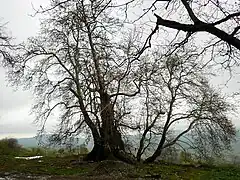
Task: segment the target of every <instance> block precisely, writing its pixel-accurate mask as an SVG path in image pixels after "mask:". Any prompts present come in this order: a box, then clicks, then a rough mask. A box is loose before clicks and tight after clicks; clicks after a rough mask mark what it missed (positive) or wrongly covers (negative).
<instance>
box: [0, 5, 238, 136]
mask: <svg viewBox="0 0 240 180" xmlns="http://www.w3.org/2000/svg"><path fill="white" fill-rule="evenodd" d="M48 2H49V1H48V0H2V1H1V4H0V5H1V6H0V19H1V21H0V23H1V24H2V23H7V24H6V28H7V30H8V32H10V33H11V34H12V36H13V37H15V38H16V41H17V42H21V41H24V40H26V39H27V37H29V36H34V35H35V34H36V33H37V32H38V29H39V21H38V19H37V18H36V17H31V16H30V15H33V14H34V10H33V7H32V5H33V6H34V7H35V8H38V7H39V6H40V5H45V4H47V3H48ZM219 75H220V74H219ZM227 76H228V75H226V74H225V75H224V77H223V75H221V76H220V77H217V78H214V80H212V82H214V83H215V84H218V83H224V82H225V81H226V80H227V78H226V77H227ZM238 78H239V77H235V80H233V81H232V82H231V83H230V84H228V87H225V88H224V89H225V92H231V91H233V90H234V91H236V90H238V89H240V88H239V84H237V81H238ZM31 102H32V100H31V95H30V93H29V92H23V91H21V90H18V91H17V92H13V89H12V88H11V87H7V83H6V81H5V73H4V69H2V68H0V138H1V137H4V136H18V137H23V136H33V135H35V134H36V132H37V127H36V125H34V124H33V122H32V121H33V116H30V115H29V111H30V106H31ZM234 123H235V124H236V125H237V126H238V127H240V121H239V120H238V119H236V118H235V120H234Z"/></svg>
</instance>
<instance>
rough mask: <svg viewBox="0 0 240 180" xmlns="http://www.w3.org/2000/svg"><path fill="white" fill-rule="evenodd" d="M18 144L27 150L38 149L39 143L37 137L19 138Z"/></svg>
mask: <svg viewBox="0 0 240 180" xmlns="http://www.w3.org/2000/svg"><path fill="white" fill-rule="evenodd" d="M18 143H19V144H20V145H22V146H23V147H25V148H30V147H38V141H37V139H36V138H35V137H31V138H19V139H18Z"/></svg>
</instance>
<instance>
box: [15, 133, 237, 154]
mask: <svg viewBox="0 0 240 180" xmlns="http://www.w3.org/2000/svg"><path fill="white" fill-rule="evenodd" d="M130 139H135V140H136V137H135V136H134V138H133V137H132V138H130ZM84 142H85V139H84V138H79V140H78V143H77V141H76V142H75V146H77V145H81V144H83V143H84ZM18 143H19V144H20V145H22V146H23V147H25V148H31V147H38V146H39V145H38V140H37V139H36V137H29V138H19V139H18ZM92 146H93V142H89V144H88V145H87V148H88V149H89V150H90V149H91V148H92ZM232 153H233V154H235V155H240V132H238V133H237V141H236V142H235V143H234V144H233V152H232Z"/></svg>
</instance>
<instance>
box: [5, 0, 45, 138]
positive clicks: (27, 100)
mask: <svg viewBox="0 0 240 180" xmlns="http://www.w3.org/2000/svg"><path fill="white" fill-rule="evenodd" d="M46 2H48V0H41V1H40V0H4V1H3V0H2V1H1V4H0V19H1V21H0V23H1V24H5V23H7V24H6V28H7V31H8V32H9V33H11V35H12V36H13V37H15V40H16V41H17V42H21V41H24V40H26V39H27V38H28V37H29V36H34V35H35V34H36V33H37V31H38V29H39V21H38V19H37V18H36V17H32V16H31V15H33V14H34V10H33V7H35V8H38V7H39V6H40V5H41V4H43V5H44V3H46ZM30 106H31V95H30V93H29V92H23V91H21V90H18V91H16V92H14V91H13V89H12V88H11V87H8V86H7V82H6V81H5V72H4V69H3V68H0V138H2V137H5V136H11V137H16V136H17V137H26V136H34V135H36V132H37V127H36V125H35V124H33V121H32V120H33V117H32V116H30V115H29V112H30Z"/></svg>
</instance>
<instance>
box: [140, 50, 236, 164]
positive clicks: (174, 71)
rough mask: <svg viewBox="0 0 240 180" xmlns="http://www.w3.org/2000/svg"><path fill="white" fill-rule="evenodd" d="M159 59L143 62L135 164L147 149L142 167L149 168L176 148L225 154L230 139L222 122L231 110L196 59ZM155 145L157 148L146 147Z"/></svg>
mask: <svg viewBox="0 0 240 180" xmlns="http://www.w3.org/2000/svg"><path fill="white" fill-rule="evenodd" d="M159 57H161V56H160V55H159V54H158V53H156V55H155V56H154V57H152V58H153V59H155V61H152V60H151V61H147V63H145V64H144V67H143V68H142V71H143V72H142V74H145V76H144V80H143V82H145V86H143V90H142V91H141V93H143V94H144V99H145V101H143V107H145V108H143V113H142V114H141V116H142V117H145V120H144V121H143V122H142V123H141V127H142V130H141V134H142V137H141V140H140V145H139V148H138V151H137V160H138V161H140V160H141V156H142V155H143V154H144V151H145V150H147V149H149V148H151V149H152V150H151V151H152V152H154V153H153V154H152V155H151V156H149V157H148V158H147V159H146V160H145V162H153V161H154V160H155V159H156V158H157V157H159V156H161V153H162V151H163V150H164V149H166V148H168V147H171V146H176V145H180V146H181V145H182V146H183V145H187V146H189V147H190V148H195V150H196V149H197V151H198V152H199V153H202V154H203V151H204V150H205V151H206V150H207V151H208V152H209V153H210V152H212V153H213V154H219V153H221V152H223V151H222V150H223V149H229V148H230V145H231V142H232V141H233V140H234V138H235V136H236V130H235V127H234V125H233V124H232V122H231V120H230V119H229V117H228V113H230V112H231V111H233V109H232V107H233V106H232V105H230V104H228V103H227V102H226V99H225V98H224V97H223V96H222V95H220V93H219V92H217V91H216V90H214V89H213V88H212V87H211V86H210V85H209V83H208V80H207V78H205V77H204V69H203V65H202V64H201V63H200V62H198V61H196V59H197V54H191V53H190V52H180V51H178V55H176V56H172V57H169V58H159ZM180 124H182V127H181V128H178V126H179V125H180ZM174 129H178V130H177V131H174ZM154 138H155V139H154ZM156 139H157V145H154V146H153V147H151V144H153V143H156ZM158 139H159V140H158ZM200 151H201V152H200ZM204 154H205V155H206V154H207V153H204Z"/></svg>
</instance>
